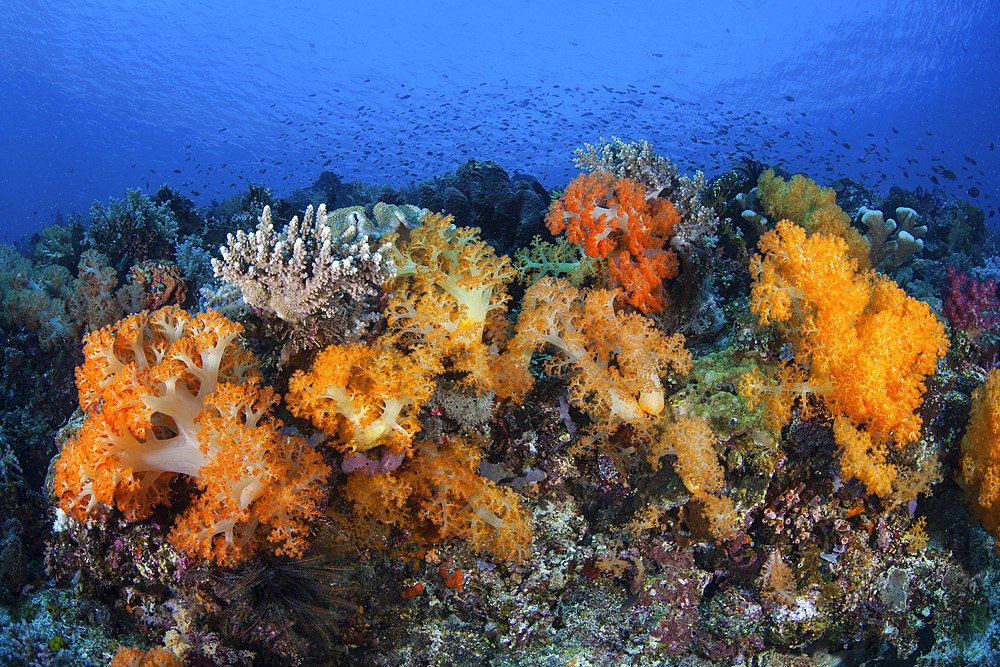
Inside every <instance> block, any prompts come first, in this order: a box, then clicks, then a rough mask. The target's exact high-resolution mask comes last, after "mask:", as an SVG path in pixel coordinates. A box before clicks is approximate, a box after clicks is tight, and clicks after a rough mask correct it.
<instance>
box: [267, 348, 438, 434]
mask: <svg viewBox="0 0 1000 667" xmlns="http://www.w3.org/2000/svg"><path fill="white" fill-rule="evenodd" d="M441 371H442V368H441V366H440V363H439V362H438V361H437V358H436V356H435V355H432V354H428V353H426V352H425V351H424V350H423V349H422V348H418V349H417V350H415V351H414V353H412V354H409V355H407V354H404V353H403V352H401V351H399V350H397V349H395V348H393V347H392V346H390V345H384V344H379V345H376V346H375V347H368V346H367V345H361V344H359V345H332V346H330V347H328V348H326V349H325V350H323V351H322V352H320V353H319V355H318V356H317V357H316V361H315V362H313V367H312V369H311V370H310V371H309V372H308V373H306V372H304V371H296V373H295V375H293V376H292V379H291V381H290V382H289V385H288V394H287V395H286V396H285V401H286V403H287V404H288V408H289V410H291V411H292V414H294V415H295V416H296V417H302V418H305V419H309V420H311V421H312V422H313V424H315V425H316V426H317V427H318V428H320V429H322V430H323V431H324V432H326V433H327V434H329V435H332V436H334V437H335V438H336V439H337V443H338V445H337V446H338V448H339V449H340V450H341V451H343V452H352V451H365V450H368V449H371V448H373V447H377V446H379V445H387V446H388V447H389V448H390V449H392V450H395V451H407V450H409V448H410V443H411V442H412V441H413V437H414V436H415V435H416V434H417V433H418V432H419V431H420V422H419V421H417V414H418V413H419V412H420V406H421V405H423V404H424V403H425V402H426V401H427V399H428V398H429V397H430V395H431V392H432V391H433V390H434V383H433V378H434V377H435V376H436V375H437V374H439V373H440V372H441Z"/></svg>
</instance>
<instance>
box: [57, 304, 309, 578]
mask: <svg viewBox="0 0 1000 667" xmlns="http://www.w3.org/2000/svg"><path fill="white" fill-rule="evenodd" d="M239 332H240V327H239V325H236V324H234V323H232V322H230V321H229V320H226V319H225V318H223V317H222V316H220V315H218V314H217V313H211V312H210V313H203V314H200V315H197V316H192V315H190V314H188V313H186V312H184V311H182V310H179V309H177V308H173V307H167V308H163V309H160V310H158V311H156V312H154V313H142V314H140V315H134V316H132V317H129V318H128V319H126V320H123V321H122V322H119V323H118V324H116V325H113V326H109V327H106V328H104V329H102V330H100V331H97V332H95V333H93V334H91V335H90V336H88V337H87V339H86V343H85V346H84V354H85V357H86V358H85V361H84V363H83V365H82V366H80V367H79V368H78V369H77V385H78V387H79V389H80V403H81V406H82V407H83V408H84V410H85V411H86V412H87V413H88V418H87V420H86V421H85V422H84V424H83V426H82V427H81V429H80V431H79V433H78V435H77V437H76V438H75V439H74V440H72V441H70V442H68V443H67V444H66V445H65V446H64V448H63V452H62V454H61V455H60V457H59V462H58V464H57V467H56V480H55V489H56V493H57V495H58V496H59V497H60V499H61V505H62V508H63V509H64V510H65V511H67V512H72V513H74V514H76V515H77V516H78V517H80V518H86V517H87V516H89V515H90V514H91V513H92V512H94V511H95V510H96V509H97V508H98V507H99V506H101V505H106V506H118V507H119V508H120V509H121V510H122V511H123V512H124V513H125V514H126V517H127V518H129V519H130V520H138V519H143V518H146V517H148V516H149V515H150V513H151V512H152V510H153V508H154V507H156V506H157V505H160V504H164V503H166V501H167V499H168V493H167V492H168V489H167V481H168V480H169V479H170V478H171V477H173V476H175V475H184V476H187V477H190V478H192V479H193V480H194V481H195V483H196V484H197V486H198V489H199V493H198V496H197V498H196V499H195V500H194V502H193V503H192V505H191V506H190V507H188V508H187V509H186V510H184V512H183V513H182V515H181V517H180V518H179V519H178V520H177V522H176V523H175V525H174V527H173V529H172V531H171V535H170V539H171V542H172V543H173V544H174V545H175V546H176V547H178V548H181V549H183V550H185V551H187V552H188V553H190V554H192V555H195V556H199V557H202V558H215V559H217V560H218V561H219V562H221V563H225V564H232V563H236V562H238V561H240V560H242V559H243V558H245V557H246V556H248V555H249V554H250V553H252V551H253V549H254V548H255V547H256V546H257V545H258V544H260V543H261V542H262V541H263V539H264V538H265V536H266V537H267V539H269V540H270V541H272V542H273V543H275V544H276V551H278V552H279V553H291V554H298V553H301V551H302V549H303V547H304V537H303V534H304V532H305V522H306V520H307V519H308V518H309V517H310V516H312V515H313V514H314V513H315V511H316V509H315V508H316V502H317V501H318V499H319V494H320V489H319V485H320V482H321V480H322V479H324V478H325V477H326V475H327V473H328V469H327V467H326V466H325V465H324V464H323V463H322V462H321V460H320V458H319V456H318V455H317V454H316V453H315V452H313V451H312V450H311V449H309V447H308V445H307V444H306V442H305V440H304V439H302V438H293V437H289V436H284V435H281V434H280V433H279V430H278V429H279V427H280V424H279V423H278V422H276V421H274V420H273V419H271V418H270V417H268V412H269V409H270V406H271V405H272V404H273V403H275V402H276V400H277V399H276V398H275V396H274V393H273V392H272V391H271V389H270V388H267V387H261V386H259V378H258V373H257V371H256V370H255V369H254V368H253V360H252V357H251V356H250V355H249V353H247V352H246V351H245V350H244V349H243V347H242V346H241V345H240V344H239V343H238V341H237V335H238V334H239ZM267 528H270V530H268V529H267Z"/></svg>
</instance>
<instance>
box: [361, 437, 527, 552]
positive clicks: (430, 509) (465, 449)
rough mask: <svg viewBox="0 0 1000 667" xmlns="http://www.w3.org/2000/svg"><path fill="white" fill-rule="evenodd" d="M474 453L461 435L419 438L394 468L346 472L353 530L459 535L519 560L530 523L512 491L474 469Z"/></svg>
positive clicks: (423, 538) (421, 537) (432, 537)
mask: <svg viewBox="0 0 1000 667" xmlns="http://www.w3.org/2000/svg"><path fill="white" fill-rule="evenodd" d="M480 458H481V454H480V453H479V451H478V450H476V449H475V448H474V447H472V446H470V445H468V444H466V443H465V442H463V441H461V440H457V439H453V440H451V441H449V442H447V443H442V444H436V443H434V442H430V441H425V442H421V443H419V444H418V445H417V449H416V454H415V455H414V456H413V459H412V460H411V461H410V463H409V465H407V466H405V467H403V468H400V469H399V470H397V471H394V472H390V473H386V474H382V475H374V476H367V475H363V474H360V475H359V474H354V475H351V476H350V477H349V478H348V480H347V485H346V487H345V491H344V493H345V495H346V496H347V497H348V498H349V499H350V500H351V501H352V502H353V504H354V506H355V508H356V511H357V512H358V514H359V515H360V518H361V519H362V522H361V525H362V526H363V527H364V528H363V530H361V531H360V533H359V536H360V537H361V538H362V540H364V539H365V536H366V535H371V534H376V535H377V534H381V535H384V534H385V528H387V527H396V528H400V529H404V530H408V531H410V532H411V533H412V534H413V537H414V538H415V539H416V540H418V541H419V542H422V543H425V544H430V543H433V542H436V541H437V540H439V539H447V538H453V537H461V538H464V539H465V540H467V541H468V542H469V543H470V544H472V546H474V547H475V548H477V549H481V550H484V551H488V552H489V553H491V554H493V555H494V556H497V557H498V558H504V559H508V560H514V561H518V562H520V561H523V560H524V559H525V557H526V556H527V555H528V547H529V545H530V544H531V525H530V524H529V523H528V520H527V518H526V516H525V512H524V509H523V508H522V507H521V502H520V500H519V499H518V496H517V494H516V493H514V492H513V491H511V490H510V489H506V488H504V487H501V486H498V485H497V484H495V483H494V482H492V481H490V480H488V479H486V478H484V477H480V476H479V475H478V474H477V471H478V469H479V461H480Z"/></svg>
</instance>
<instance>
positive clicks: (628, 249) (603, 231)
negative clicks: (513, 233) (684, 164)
mask: <svg viewBox="0 0 1000 667" xmlns="http://www.w3.org/2000/svg"><path fill="white" fill-rule="evenodd" d="M679 221H680V218H679V216H678V214H677V211H676V210H675V209H674V205H673V204H671V203H670V201H668V200H666V199H660V198H657V197H656V196H655V195H653V196H649V193H647V192H646V189H645V187H644V186H643V185H642V184H641V183H639V182H638V181H633V180H630V179H627V178H615V177H613V176H611V175H610V174H606V173H598V174H580V175H579V176H577V177H576V178H575V179H574V180H573V181H572V182H571V183H570V184H569V185H568V186H567V187H566V190H565V191H564V192H563V195H562V197H560V198H559V199H558V200H557V201H556V202H555V203H553V204H552V208H551V209H550V210H549V214H548V216H547V217H546V223H547V224H548V227H549V230H550V231H551V232H552V233H553V234H558V233H559V232H561V231H563V230H566V235H567V237H568V238H569V240H570V241H572V242H573V243H575V244H577V245H579V246H580V247H581V248H582V249H583V252H584V254H586V255H587V256H588V257H605V258H607V259H608V277H609V278H610V279H611V280H612V281H613V283H614V284H615V285H620V286H621V287H622V288H623V289H624V291H625V294H626V296H627V298H628V301H629V303H631V304H632V305H633V306H635V307H636V308H638V309H640V310H642V311H643V312H646V313H658V312H660V311H662V310H663V309H664V307H665V306H666V290H665V289H664V287H663V283H664V281H666V280H669V279H671V278H673V277H674V276H676V275H677V270H678V264H677V255H676V254H675V253H674V251H673V250H671V249H670V248H668V247H667V243H668V241H669V240H670V236H671V234H673V231H674V228H675V227H676V226H677V224H678V222H679Z"/></svg>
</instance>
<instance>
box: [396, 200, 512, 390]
mask: <svg viewBox="0 0 1000 667" xmlns="http://www.w3.org/2000/svg"><path fill="white" fill-rule="evenodd" d="M420 220H421V223H422V225H421V226H420V227H417V228H416V229H414V230H413V231H412V232H410V239H409V241H408V242H406V243H401V244H399V247H398V248H397V249H396V250H395V259H396V277H395V278H394V279H393V280H391V281H389V283H388V285H387V287H388V288H389V289H391V290H392V291H393V294H392V297H391V300H390V304H389V307H388V309H387V311H388V312H387V314H388V319H389V327H390V330H391V331H392V333H393V335H395V336H397V337H399V338H400V340H401V341H402V342H403V343H405V344H409V345H412V344H419V345H423V346H425V347H426V348H427V349H431V350H434V351H436V352H438V353H439V354H440V355H441V356H442V357H443V358H445V359H446V361H447V363H448V365H449V367H450V368H451V370H455V371H459V372H462V373H464V374H465V383H466V384H468V385H470V386H473V387H476V388H488V387H489V386H490V385H491V384H492V379H491V377H490V375H489V370H488V369H489V363H488V355H487V348H486V344H485V343H484V341H483V335H484V331H485V329H486V326H487V320H488V318H489V317H490V316H496V315H498V314H500V313H502V312H503V311H504V309H505V308H506V303H507V299H508V296H507V284H508V283H509V282H510V281H511V280H512V279H513V277H514V275H515V272H514V269H513V268H511V265H510V260H509V259H508V258H507V256H506V255H503V256H499V257H498V256H497V255H496V253H495V252H494V251H493V248H492V247H490V245H489V244H488V243H485V242H483V241H481V240H480V239H479V229H477V228H474V227H460V228H457V229H456V228H455V227H453V225H452V217H451V216H442V215H438V214H435V213H427V214H424V216H423V217H422V218H421V219H420ZM389 239H390V240H391V241H393V242H398V238H397V237H395V235H393V236H391V237H389Z"/></svg>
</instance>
